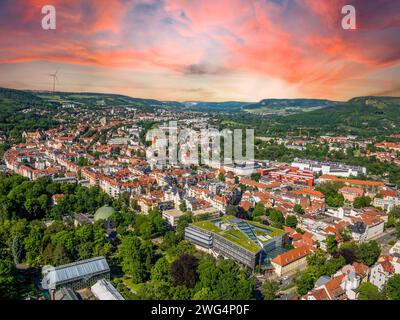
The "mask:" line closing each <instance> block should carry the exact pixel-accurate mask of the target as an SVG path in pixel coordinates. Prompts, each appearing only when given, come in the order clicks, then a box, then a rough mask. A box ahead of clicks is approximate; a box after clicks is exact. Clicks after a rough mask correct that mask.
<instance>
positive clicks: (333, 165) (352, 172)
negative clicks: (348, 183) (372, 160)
mask: <svg viewBox="0 0 400 320" xmlns="http://www.w3.org/2000/svg"><path fill="white" fill-rule="evenodd" d="M292 167H296V168H299V169H301V170H310V171H313V172H317V173H322V174H331V175H333V176H338V177H350V176H358V175H359V174H366V173H367V169H366V168H365V167H359V166H350V165H347V164H343V163H338V162H328V161H314V160H306V159H298V158H296V159H294V161H293V163H292Z"/></svg>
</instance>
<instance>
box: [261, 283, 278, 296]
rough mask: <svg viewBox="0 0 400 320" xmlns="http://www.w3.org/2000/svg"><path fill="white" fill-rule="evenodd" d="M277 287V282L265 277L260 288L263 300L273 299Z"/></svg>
mask: <svg viewBox="0 0 400 320" xmlns="http://www.w3.org/2000/svg"><path fill="white" fill-rule="evenodd" d="M278 289H279V285H278V283H276V282H275V281H272V280H269V279H266V280H265V281H264V283H263V285H262V288H261V292H262V295H263V297H264V300H275V298H276V294H277V292H278Z"/></svg>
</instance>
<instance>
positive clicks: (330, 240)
mask: <svg viewBox="0 0 400 320" xmlns="http://www.w3.org/2000/svg"><path fill="white" fill-rule="evenodd" d="M337 247H338V243H337V241H336V236H335V235H333V234H328V235H327V236H326V251H327V252H328V253H330V254H332V253H334V252H335V251H336V250H337Z"/></svg>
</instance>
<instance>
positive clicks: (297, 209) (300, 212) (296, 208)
mask: <svg viewBox="0 0 400 320" xmlns="http://www.w3.org/2000/svg"><path fill="white" fill-rule="evenodd" d="M293 210H294V212H296V213H298V214H304V210H303V208H302V206H301V205H299V204H295V205H294V207H293Z"/></svg>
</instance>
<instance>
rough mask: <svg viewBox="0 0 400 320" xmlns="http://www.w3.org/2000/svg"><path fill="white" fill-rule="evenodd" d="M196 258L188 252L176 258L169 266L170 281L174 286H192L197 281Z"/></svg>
mask: <svg viewBox="0 0 400 320" xmlns="http://www.w3.org/2000/svg"><path fill="white" fill-rule="evenodd" d="M198 263H199V262H198V259H197V258H196V257H194V256H191V255H189V254H183V255H181V256H180V257H179V258H178V259H176V260H175V261H174V262H173V263H172V264H171V268H170V275H171V280H172V283H173V284H174V285H175V286H180V285H184V286H186V287H187V288H193V287H194V286H195V284H196V281H197V266H198Z"/></svg>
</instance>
